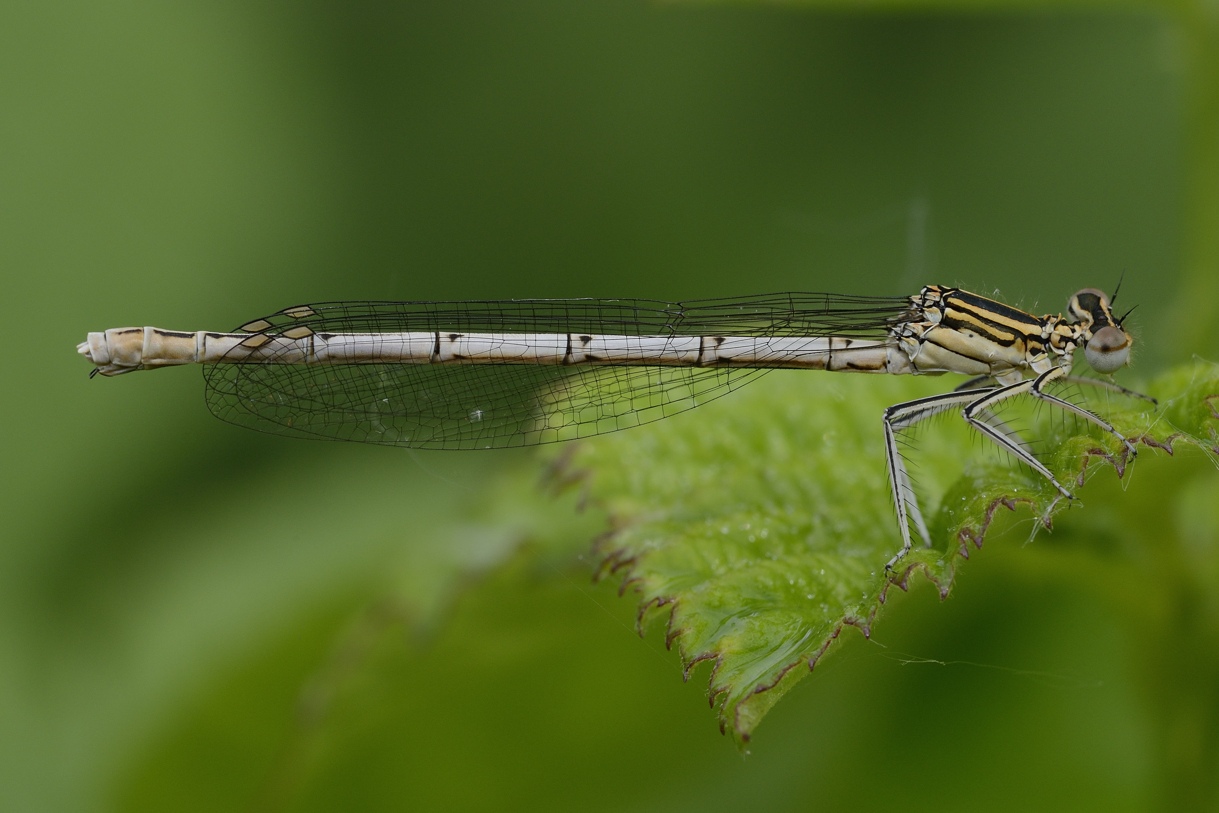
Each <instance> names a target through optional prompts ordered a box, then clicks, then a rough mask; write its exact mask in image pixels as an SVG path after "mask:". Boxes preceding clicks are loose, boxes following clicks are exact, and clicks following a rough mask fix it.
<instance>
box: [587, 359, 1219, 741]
mask: <svg viewBox="0 0 1219 813" xmlns="http://www.w3.org/2000/svg"><path fill="white" fill-rule="evenodd" d="M944 389H945V382H942V381H941V382H937V381H936V380H934V379H926V378H923V379H905V380H902V379H887V378H876V377H869V376H825V375H811V376H810V375H802V374H799V373H796V374H788V373H779V374H772V375H769V376H767V377H766V378H765V379H764V380H763V381H761V382H759V383H757V384H755V385H753V386H752V387H750V388H748V389H747V390H746V391H745V392H742V393H740V394H738V395H735V396H734V397H732V398H728V399H724V400H722V401H720V402H718V403H716V404H712V405H710V406H707V407H704V408H703V409H700V410H698V412H696V413H693V414H691V415H688V416H681V417H677V418H674V419H672V420H668V421H664V422H662V423H660V424H653V425H650V426H646V427H643V428H640V429H636V430H633V431H631V432H624V433H619V434H616V435H611V436H608V437H605V438H599V439H597V440H596V441H592V442H589V443H586V444H584V445H582V446H581V447H580V448H579V449H578V451H577V452H576V453H575V455H574V459H573V461H572V465H573V466H574V467H575V468H576V469H577V470H581V471H583V472H586V473H587V474H588V475H589V478H590V484H589V490H590V494H591V497H592V498H593V499H594V500H595V501H596V502H598V503H599V504H601V505H604V506H605V507H606V508H607V509H608V511H609V513H610V516H611V518H612V521H613V522H614V523H615V532H614V533H613V534H611V535H609V536H608V537H607V538H606V539H605V540H603V542H602V543H601V551H600V552H601V553H602V554H603V556H604V568H605V570H606V571H607V572H611V573H615V574H618V575H619V576H620V577H621V578H622V579H623V588H624V589H628V588H629V589H633V590H634V591H636V592H637V593H638V594H639V596H640V608H639V624H640V628H641V630H642V628H643V627H644V626H645V625H647V624H648V623H649V622H651V621H654V620H656V619H658V618H660V619H667V624H668V634H667V640H668V642H669V643H670V645H676V646H677V647H678V649H679V652H680V654H681V658H682V661H683V663H684V664H685V666H686V674H687V677H688V676H689V674H690V671H691V670H692V669H693V668H694V667H695V666H697V665H698V664H700V663H702V662H704V661H706V662H710V663H711V664H713V667H712V672H711V677H710V697H711V702H712V704H713V706H715V707H716V709H717V712H718V715H719V720H720V726H721V729H722V730H725V731H730V732H731V733H732V734H733V736H734V737H735V738H736V739H737V740H738V741H739V742H744V741H747V740H748V739H749V737H750V736H751V734H752V732H753V730H754V728H755V727H756V726H757V724H758V723H759V722H760V721H761V719H762V718H763V717H764V716H765V714H766V712H767V711H768V710H769V709H770V708H771V707H772V706H773V705H774V704H775V703H776V702H777V701H778V700H779V698H780V697H782V695H783V694H784V693H785V692H787V691H788V690H789V689H791V688H792V686H794V685H795V683H796V682H798V681H799V680H800V679H801V678H802V677H803V675H804V674H806V673H807V671H808V669H809V668H811V667H812V666H813V665H815V664H816V662H817V661H818V659H819V658H821V656H822V655H823V654H824V653H825V651H826V649H827V648H828V647H829V646H830V645H831V644H832V643H833V641H834V639H835V638H836V637H837V636H838V635H839V634H840V633H841V632H842V630H843V628H844V627H846V626H854V627H856V628H858V629H859V630H860V631H862V632H863V634H864V635H868V634H869V631H870V628H871V626H872V624H873V623H874V621H875V619H876V616H877V613H878V612H879V610H880V608H881V606H882V605H883V604H884V601H885V597H886V594H887V592H888V590H889V589H890V587H892V586H893V585H894V584H896V585H897V586H899V587H901V588H903V589H905V587H906V586H907V583H908V580H909V578H910V576H911V574H913V573H914V572H916V571H917V572H921V573H922V574H923V575H924V576H926V578H928V579H929V580H930V581H931V582H933V583H934V584H935V585H936V587H937V588H938V590H939V591H940V594H941V595H942V596H946V595H947V594H948V592H949V590H950V589H951V586H952V583H953V578H954V575H955V573H956V569H957V568H958V567H959V566H960V564H961V562H962V561H963V560H964V559H966V558H968V555H969V551H970V549H971V548H973V547H975V546H976V547H980V546H981V544H982V540H983V538H984V537H985V535H986V532H987V528H988V527H989V526H990V524H991V522H992V520H993V518H994V516H995V514H996V512H997V511H999V510H1000V509H1001V508H1005V507H1006V508H1008V509H1017V510H1022V511H1025V512H1028V513H1029V514H1031V516H1032V517H1034V518H1035V519H1036V523H1035V527H1039V526H1044V527H1047V528H1048V527H1049V526H1050V518H1051V516H1052V515H1053V514H1054V513H1055V512H1056V511H1058V510H1060V509H1061V508H1063V507H1065V504H1066V502H1067V501H1066V500H1064V499H1063V498H1062V497H1061V496H1060V495H1059V494H1058V492H1057V491H1056V490H1055V489H1054V487H1053V486H1052V485H1050V484H1049V483H1048V482H1046V481H1045V480H1044V479H1043V478H1041V477H1040V476H1039V475H1038V474H1036V473H1035V472H1032V471H1031V470H1029V469H1027V468H1026V467H1023V466H1019V465H1016V464H1013V463H1011V462H1010V461H1008V460H1006V459H1004V456H1003V455H1000V454H998V453H997V452H996V451H995V450H994V449H993V447H991V446H990V445H989V444H986V443H984V442H980V441H979V440H978V438H977V437H976V436H974V435H972V434H971V433H969V432H968V431H966V430H965V429H964V428H963V426H962V425H961V424H962V423H963V422H961V421H960V420H959V419H957V418H956V415H955V413H953V414H949V415H947V416H945V417H944V418H943V419H938V420H935V421H931V422H930V425H929V426H926V427H924V428H922V429H920V430H919V431H917V432H916V433H914V434H913V435H912V436H911V437H910V438H908V439H909V440H910V441H911V443H912V444H913V447H914V448H913V449H912V450H911V452H910V454H909V459H910V461H911V464H912V474H913V475H914V477H915V480H916V483H917V487H918V490H919V494H920V499H921V501H922V504H923V509H924V515H925V516H926V517H927V519H928V524H929V528H930V530H931V532H932V535H933V538H934V542H935V545H934V547H932V548H929V549H923V548H916V549H915V550H914V551H912V552H911V553H910V554H909V555H908V556H907V557H906V558H905V559H904V560H903V561H902V562H901V565H900V566H899V569H898V571H897V572H896V573H894V574H893V575H892V576H889V575H887V574H886V573H885V568H884V565H885V562H886V561H888V560H889V558H890V557H891V556H892V555H893V553H894V552H895V551H896V550H897V549H898V547H899V546H900V537H899V535H898V532H897V528H896V522H895V520H894V518H893V511H892V509H891V507H890V500H889V495H888V484H887V478H886V471H885V465H884V454H883V449H882V437H881V422H880V416H881V413H882V411H883V410H884V409H885V407H887V406H889V405H891V404H894V403H898V402H901V401H906V400H910V399H913V398H918V397H921V396H925V395H929V394H932V393H935V392H942V391H944ZM1085 389H1087V390H1091V389H1092V388H1085ZM1152 391H1153V393H1154V394H1156V395H1158V396H1160V398H1161V403H1162V406H1161V407H1160V408H1159V409H1158V410H1153V409H1151V408H1150V405H1148V404H1145V403H1144V402H1142V401H1138V400H1135V399H1129V398H1125V397H1121V396H1117V395H1113V394H1109V393H1105V392H1102V393H1101V394H1099V395H1097V394H1095V393H1084V392H1082V391H1077V392H1073V393H1072V394H1071V397H1072V398H1075V399H1083V398H1088V399H1089V401H1090V403H1091V404H1092V406H1093V407H1094V408H1095V409H1097V410H1098V411H1100V412H1103V413H1104V415H1105V416H1106V417H1107V418H1108V419H1109V420H1110V421H1111V422H1112V423H1113V424H1114V426H1115V427H1116V428H1117V429H1118V431H1120V432H1121V433H1123V434H1124V435H1125V436H1126V437H1129V438H1132V439H1138V441H1139V442H1140V443H1142V444H1144V445H1145V446H1148V447H1150V448H1152V449H1159V450H1161V451H1168V452H1169V453H1171V450H1172V447H1173V444H1174V443H1176V442H1178V441H1185V442H1188V443H1193V444H1196V445H1199V446H1201V447H1203V448H1204V449H1208V450H1210V451H1211V452H1212V453H1214V448H1215V446H1216V426H1219V421H1217V420H1216V411H1215V406H1216V402H1215V399H1216V398H1217V397H1219V396H1216V395H1215V394H1216V393H1219V368H1216V367H1214V366H1212V365H1205V364H1197V365H1194V366H1192V367H1189V368H1185V369H1181V370H1176V371H1173V372H1171V373H1169V374H1168V375H1166V376H1164V377H1163V378H1162V379H1161V380H1160V381H1159V382H1157V384H1156V386H1154V387H1153V388H1152ZM1028 400H1030V401H1031V400H1032V399H1028ZM1015 409H1016V411H1015V412H1014V413H1013V414H1011V415H1009V414H1007V413H1005V414H1004V421H1005V422H1006V423H1008V424H1009V425H1010V426H1012V427H1014V428H1019V430H1020V432H1021V434H1022V435H1023V436H1024V437H1025V438H1026V439H1028V440H1030V441H1033V442H1034V444H1035V448H1036V449H1037V450H1038V452H1039V455H1040V457H1041V459H1042V460H1043V462H1045V463H1046V465H1047V466H1048V467H1049V468H1050V469H1051V470H1052V471H1053V472H1054V473H1055V475H1056V476H1057V477H1058V479H1059V480H1060V481H1061V482H1062V483H1064V484H1066V485H1067V487H1068V488H1071V489H1074V490H1078V489H1079V487H1080V486H1082V485H1083V484H1084V481H1085V480H1086V479H1087V478H1088V477H1089V476H1090V475H1091V474H1092V473H1093V472H1094V471H1095V470H1097V469H1099V468H1108V469H1109V470H1110V471H1113V470H1114V469H1116V470H1117V472H1118V474H1119V475H1120V474H1121V473H1122V472H1123V471H1124V470H1125V469H1126V468H1127V466H1128V465H1129V463H1130V461H1129V460H1128V455H1127V453H1126V452H1125V449H1124V447H1123V446H1122V444H1121V443H1120V442H1118V441H1117V440H1116V439H1115V438H1113V437H1112V436H1110V435H1108V434H1106V433H1104V432H1102V431H1100V430H1099V429H1097V428H1096V427H1094V426H1092V425H1090V424H1085V423H1084V422H1082V421H1079V420H1077V419H1073V418H1066V419H1064V417H1063V414H1062V412H1061V411H1060V410H1054V409H1047V408H1044V406H1042V408H1035V407H1034V408H1029V407H1028V405H1025V406H1024V408H1023V409H1021V408H1020V407H1018V406H1017V407H1015ZM1153 453H1154V452H1153Z"/></svg>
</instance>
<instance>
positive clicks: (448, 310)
mask: <svg viewBox="0 0 1219 813" xmlns="http://www.w3.org/2000/svg"><path fill="white" fill-rule="evenodd" d="M908 307H909V300H908V299H906V298H896V297H843V296H838V295H830V294H776V295H768V296H758V297H750V298H746V299H733V300H703V301H697V302H687V303H669V302H653V301H646V300H604V299H580V300H516V301H503V302H346V303H325V304H318V305H307V306H297V307H294V308H287V309H285V310H283V311H280V312H278V313H276V314H272V315H271V316H267V317H264V318H263V319H260V320H256V321H254V322H250V323H247V324H246V325H245V326H244V328H243V329H244V330H246V332H251V333H263V334H267V335H269V336H276V335H279V334H280V333H282V332H283V331H286V330H292V329H300V328H302V327H307V328H309V329H310V330H312V331H313V332H314V333H318V334H327V333H378V332H386V333H391V332H408V331H442V332H459V333H472V332H486V333H590V334H613V335H619V336H717V335H732V336H824V335H837V336H851V337H856V338H884V337H885V335H886V331H887V330H888V328H889V327H890V326H891V325H893V324H894V323H896V322H898V321H900V320H901V319H902V318H903V316H904V315H905V312H906V310H907V308H908ZM765 372H766V369H759V368H746V367H695V366H680V367H640V366H611V365H569V366H565V365H561V364H488V363H460V362H456V363H455V362H447V363H443V364H345V365H343V364H328V365H320V364H319V365H306V364H277V363H275V360H274V358H271V359H269V360H267V361H260V362H257V363H234V364H225V363H219V364H211V365H207V366H205V367H204V377H205V380H206V382H207V403H208V407H209V409H211V411H212V412H213V413H214V414H215V415H216V416H217V417H219V418H221V419H223V420H225V421H228V422H230V423H235V424H239V425H241V426H246V427H249V428H252V429H257V430H260V431H264V432H271V433H275V434H283V435H293V436H298V437H311V438H323V439H331V440H351V441H359V442H363V443H378V444H387V445H397V446H410V447H415V448H431V449H482V448H501V447H509V446H529V445H534V444H540V443H550V442H556V441H562V440H572V439H575V438H582V437H588V436H591V435H596V434H601V433H605V432H612V431H616V430H618V429H625V428H628V427H631V426H638V425H640V424H643V423H648V422H650V421H654V420H658V419H660V418H664V417H667V416H669V415H673V414H676V413H678V412H682V411H684V410H687V409H691V408H693V407H696V406H699V405H700V404H704V403H706V402H708V401H710V400H713V399H715V398H717V397H719V396H721V395H724V394H726V393H728V392H731V391H732V390H734V389H737V388H739V387H741V386H743V385H744V384H746V383H748V382H749V381H752V380H753V379H755V378H757V377H758V376H760V375H762V374H763V373H765Z"/></svg>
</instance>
